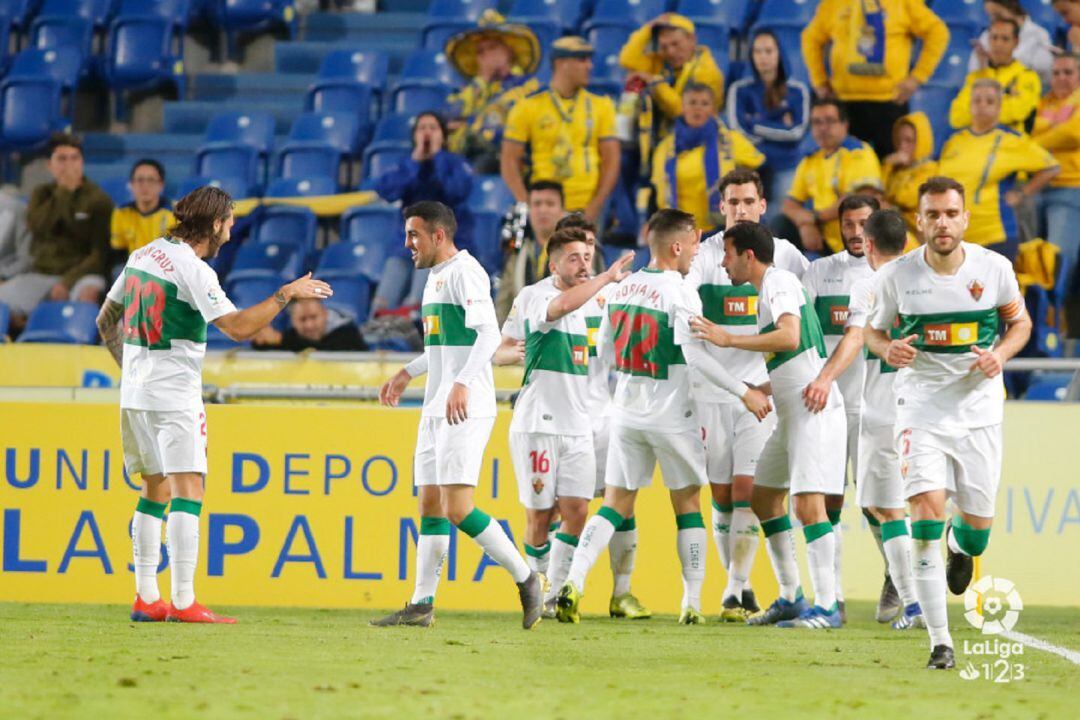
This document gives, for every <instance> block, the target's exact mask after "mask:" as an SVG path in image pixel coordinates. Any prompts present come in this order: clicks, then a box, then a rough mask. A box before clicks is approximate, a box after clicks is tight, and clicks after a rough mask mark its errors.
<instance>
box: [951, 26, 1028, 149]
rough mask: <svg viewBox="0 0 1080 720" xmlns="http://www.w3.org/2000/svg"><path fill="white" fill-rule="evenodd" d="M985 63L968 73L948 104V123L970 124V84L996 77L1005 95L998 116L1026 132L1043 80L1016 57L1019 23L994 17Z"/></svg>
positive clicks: (957, 124)
mask: <svg viewBox="0 0 1080 720" xmlns="http://www.w3.org/2000/svg"><path fill="white" fill-rule="evenodd" d="M988 32H989V43H990V46H989V50H988V51H987V55H988V60H987V65H986V67H984V68H983V69H981V70H976V71H975V72H973V73H968V76H967V78H965V80H964V87H963V88H962V89H961V90H960V93H959V94H958V95H957V96H956V97H955V98H953V101H952V105H950V106H949V124H950V125H952V126H953V127H954V128H956V129H960V128H965V127H967V126H968V125H970V124H971V119H972V118H971V88H972V87H973V86H974V84H975V82H976V81H978V80H986V79H990V80H996V81H997V82H998V84H999V85H1001V87H1002V90H1003V93H1004V95H1003V96H1002V100H1001V117H1000V119H999V120H998V122H1000V123H1001V124H1002V125H1007V126H1009V127H1011V128H1012V129H1014V130H1018V131H1020V132H1025V131H1026V130H1027V129H1028V127H1029V126H1028V122H1029V121H1030V120H1031V119H1032V117H1033V115H1034V114H1035V108H1036V106H1037V105H1038V104H1039V96H1040V95H1042V81H1041V80H1039V76H1038V75H1037V74H1036V73H1035V71H1033V70H1031V69H1029V68H1027V67H1025V66H1024V64H1023V63H1022V62H1020V61H1019V60H1017V59H1016V57H1015V54H1016V48H1017V47H1018V46H1019V44H1020V26H1019V25H1017V24H1016V22H1015V21H1013V20H995V21H994V22H993V23H991V24H990V30H989V31H988Z"/></svg>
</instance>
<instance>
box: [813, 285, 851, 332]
mask: <svg viewBox="0 0 1080 720" xmlns="http://www.w3.org/2000/svg"><path fill="white" fill-rule="evenodd" d="M850 303H851V296H850V295H821V296H819V297H817V298H815V299H814V310H815V312H817V318H818V322H819V323H820V324H821V332H823V333H825V334H826V335H843V334H844V328H845V327H846V326H847V319H848V305H849V304H850Z"/></svg>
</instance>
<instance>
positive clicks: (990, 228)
mask: <svg viewBox="0 0 1080 720" xmlns="http://www.w3.org/2000/svg"><path fill="white" fill-rule="evenodd" d="M1001 95H1002V90H1001V85H1000V84H999V83H998V81H997V80H991V79H989V78H983V79H981V80H976V81H975V83H974V84H973V85H972V86H971V127H969V128H965V129H963V130H958V131H957V132H955V133H954V134H953V135H952V137H950V138H949V139H948V140H947V141H946V142H945V146H944V147H943V148H942V149H941V161H940V162H939V164H938V174H939V175H944V176H945V177H951V178H953V179H954V180H956V181H958V182H959V183H960V184H961V185H963V186H964V192H965V194H966V195H967V198H968V210H969V211H970V213H971V220H970V221H969V222H968V229H967V232H966V233H965V234H964V239H965V240H967V241H968V242H973V243H978V244H979V245H985V246H987V247H990V248H992V249H994V250H997V251H998V252H1000V253H1001V254H1003V255H1005V256H1006V257H1008V258H1009V259H1010V260H1011V259H1013V258H1014V257H1015V256H1016V249H1017V246H1018V244H1019V230H1018V228H1017V224H1016V211H1015V208H1016V207H1017V206H1018V205H1019V204H1020V203H1021V202H1023V201H1024V198H1027V197H1031V196H1032V195H1035V194H1036V193H1038V192H1039V191H1040V190H1042V189H1043V187H1045V186H1046V185H1047V184H1048V183H1049V182H1050V181H1051V180H1052V179H1053V178H1054V176H1055V175H1057V174H1058V173H1059V172H1060V171H1061V166H1060V165H1058V162H1057V160H1055V159H1054V158H1053V157H1052V156H1051V155H1050V153H1048V152H1047V151H1046V150H1044V149H1043V148H1041V147H1039V145H1038V143H1036V142H1035V141H1034V140H1032V139H1031V138H1029V137H1028V136H1027V135H1024V134H1023V133H1018V132H1017V131H1015V130H1013V129H1012V128H1007V127H1005V126H1004V125H999V124H998V118H999V116H1000V113H1001ZM1018 173H1027V174H1029V175H1030V179H1029V180H1028V182H1027V183H1026V184H1025V185H1024V186H1023V187H1022V188H1019V187H1017V185H1016V176H1017V174H1018Z"/></svg>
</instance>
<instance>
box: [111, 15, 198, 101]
mask: <svg viewBox="0 0 1080 720" xmlns="http://www.w3.org/2000/svg"><path fill="white" fill-rule="evenodd" d="M105 79H106V81H107V82H108V84H109V87H110V88H111V89H112V90H114V91H115V92H117V93H118V96H117V102H116V117H117V120H121V121H123V120H125V119H126V118H127V103H125V102H123V101H122V99H121V98H120V96H119V93H122V92H123V91H125V90H136V89H140V90H142V89H150V88H157V87H160V86H162V85H164V86H166V87H171V88H172V89H173V91H174V92H175V93H176V99H177V100H183V99H184V86H185V83H184V62H183V59H182V58H180V57H178V56H176V55H175V54H174V52H173V25H172V21H170V20H168V19H166V18H162V17H152V16H146V17H119V18H117V19H116V20H114V21H113V23H112V25H110V26H109V51H108V55H107V59H106V61H105Z"/></svg>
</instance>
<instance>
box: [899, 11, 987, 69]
mask: <svg viewBox="0 0 1080 720" xmlns="http://www.w3.org/2000/svg"><path fill="white" fill-rule="evenodd" d="M980 7H981V6H980ZM980 33H981V30H980V29H979V28H978V27H976V26H975V25H965V24H962V23H956V24H953V25H950V26H949V45H948V47H946V48H945V54H944V55H942V57H941V62H939V63H938V66H937V68H935V69H934V74H933V75H931V76H930V82H935V83H941V84H942V85H955V86H956V87H962V86H963V84H964V78H966V77H967V72H968V60H969V59H970V58H971V43H972V41H974V40H977V39H978V37H979V34H980ZM919 44H920V48H921V43H919ZM918 51H919V52H921V49H920V50H918ZM913 57H914V55H913Z"/></svg>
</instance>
